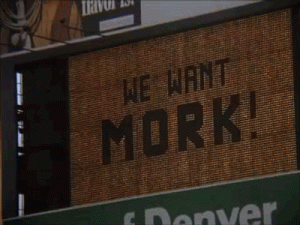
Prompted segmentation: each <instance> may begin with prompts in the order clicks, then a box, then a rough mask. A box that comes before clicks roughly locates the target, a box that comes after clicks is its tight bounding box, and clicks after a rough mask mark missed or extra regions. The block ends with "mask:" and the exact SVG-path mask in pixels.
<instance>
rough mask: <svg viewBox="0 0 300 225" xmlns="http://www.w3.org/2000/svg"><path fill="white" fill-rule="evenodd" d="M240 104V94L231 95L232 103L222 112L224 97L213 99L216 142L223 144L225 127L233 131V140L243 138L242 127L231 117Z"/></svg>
mask: <svg viewBox="0 0 300 225" xmlns="http://www.w3.org/2000/svg"><path fill="white" fill-rule="evenodd" d="M239 105H240V96H239V95H238V94H236V95H231V96H230V104H229V106H228V108H227V110H226V111H225V112H224V114H223V113H222V98H216V99H214V100H213V107H214V109H213V110H214V136H215V144H216V145H220V144H223V127H226V129H227V130H228V131H229V132H230V133H231V139H232V141H233V142H238V141H240V140H241V131H240V129H239V128H238V127H237V126H236V125H234V124H233V123H232V121H231V120H230V117H231V116H232V114H233V113H234V112H235V110H236V109H237V108H238V107H239Z"/></svg>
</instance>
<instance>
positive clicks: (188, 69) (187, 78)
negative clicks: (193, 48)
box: [185, 66, 197, 93]
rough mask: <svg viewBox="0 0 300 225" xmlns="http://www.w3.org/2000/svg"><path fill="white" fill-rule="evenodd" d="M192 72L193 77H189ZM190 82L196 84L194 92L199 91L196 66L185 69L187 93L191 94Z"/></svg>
mask: <svg viewBox="0 0 300 225" xmlns="http://www.w3.org/2000/svg"><path fill="white" fill-rule="evenodd" d="M190 72H192V74H193V75H192V76H189V73H190ZM190 81H192V82H193V84H194V91H197V69H196V67H195V66H187V67H185V93H188V92H189V82H190Z"/></svg>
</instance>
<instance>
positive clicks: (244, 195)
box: [4, 173, 300, 225]
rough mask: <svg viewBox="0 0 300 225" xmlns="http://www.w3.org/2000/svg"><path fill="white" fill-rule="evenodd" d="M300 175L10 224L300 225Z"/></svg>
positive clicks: (8, 224)
mask: <svg viewBox="0 0 300 225" xmlns="http://www.w3.org/2000/svg"><path fill="white" fill-rule="evenodd" d="M299 181H300V173H293V174H288V175H287V174H282V175H276V176H273V177H268V178H259V179H255V180H248V181H237V182H231V183H227V184H220V185H210V186H206V187H200V188H194V189H187V190H180V191H176V192H175V191H174V192H168V193H160V194H157V195H151V196H142V197H137V198H130V199H124V200H119V201H112V202H106V203H103V204H94V205H89V206H85V207H76V208H68V209H62V210H57V211H51V212H45V213H40V214H36V215H28V216H24V217H21V218H13V219H7V220H5V221H4V225H21V224H34V225H46V224H60V225H61V224H65V225H67V224H72V225H87V224H97V225H99V224H100V225H102V224H113V225H117V224H120V225H121V224H127V225H137V224H147V225H154V224H155V225H159V224H161V225H175V224H176V225H204V224H205V225H206V224H220V225H225V224H226V225H228V224H232V225H246V224H252V225H265V224H280V225H283V224H300V218H299V209H300V208H299V203H300V202H299V200H300V198H299V193H300V189H299V187H300V186H299Z"/></svg>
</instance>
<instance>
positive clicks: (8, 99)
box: [0, 59, 18, 218]
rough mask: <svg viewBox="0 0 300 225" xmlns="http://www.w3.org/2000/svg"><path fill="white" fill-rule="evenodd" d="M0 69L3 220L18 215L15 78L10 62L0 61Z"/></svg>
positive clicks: (12, 65)
mask: <svg viewBox="0 0 300 225" xmlns="http://www.w3.org/2000/svg"><path fill="white" fill-rule="evenodd" d="M0 68H1V69H0V71H1V72H0V74H1V86H0V87H1V124H2V136H1V141H2V145H1V147H2V149H1V150H2V168H3V169H2V184H3V186H2V207H3V218H9V217H15V216H17V215H18V193H17V154H18V153H17V122H16V121H17V118H16V76H15V68H14V64H13V63H12V62H11V61H9V60H4V59H2V61H1V62H0ZM4 206H5V207H4Z"/></svg>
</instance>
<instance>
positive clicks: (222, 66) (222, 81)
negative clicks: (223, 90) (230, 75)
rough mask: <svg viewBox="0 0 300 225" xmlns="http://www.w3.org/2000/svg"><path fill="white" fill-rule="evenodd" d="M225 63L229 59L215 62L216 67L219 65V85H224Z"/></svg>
mask: <svg viewBox="0 0 300 225" xmlns="http://www.w3.org/2000/svg"><path fill="white" fill-rule="evenodd" d="M225 63H229V58H225V59H220V60H217V61H216V65H221V85H222V86H224V85H225Z"/></svg>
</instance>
